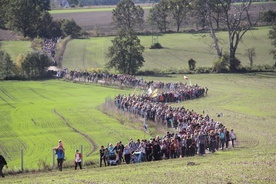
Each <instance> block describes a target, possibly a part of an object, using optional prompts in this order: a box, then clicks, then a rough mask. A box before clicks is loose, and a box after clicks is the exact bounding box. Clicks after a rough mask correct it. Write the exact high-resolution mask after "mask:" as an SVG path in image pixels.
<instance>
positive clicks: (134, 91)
mask: <svg viewBox="0 0 276 184" xmlns="http://www.w3.org/2000/svg"><path fill="white" fill-rule="evenodd" d="M136 88H137V86H136V87H135V88H134V90H133V95H135V94H136Z"/></svg>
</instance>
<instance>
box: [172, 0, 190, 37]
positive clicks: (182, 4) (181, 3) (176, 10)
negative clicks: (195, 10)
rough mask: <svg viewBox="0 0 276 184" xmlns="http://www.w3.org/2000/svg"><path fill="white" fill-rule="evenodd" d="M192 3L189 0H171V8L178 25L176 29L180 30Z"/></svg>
mask: <svg viewBox="0 0 276 184" xmlns="http://www.w3.org/2000/svg"><path fill="white" fill-rule="evenodd" d="M189 8H190V5H189V1H188V0H170V1H169V10H170V13H171V17H172V19H173V21H174V23H175V25H176V31H177V32H179V31H180V26H181V24H182V22H183V21H184V19H185V18H186V16H187V13H188V11H189Z"/></svg>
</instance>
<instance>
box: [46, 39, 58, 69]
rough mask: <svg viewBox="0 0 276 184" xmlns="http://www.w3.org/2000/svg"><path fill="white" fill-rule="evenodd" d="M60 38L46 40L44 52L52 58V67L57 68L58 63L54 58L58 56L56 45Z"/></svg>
mask: <svg viewBox="0 0 276 184" xmlns="http://www.w3.org/2000/svg"><path fill="white" fill-rule="evenodd" d="M59 40H60V38H51V39H46V38H45V39H44V42H43V46H42V51H43V52H45V53H47V54H48V55H49V56H50V57H51V58H52V63H51V66H56V65H57V62H56V61H55V59H54V57H55V54H56V51H55V50H56V45H57V43H58V42H59Z"/></svg>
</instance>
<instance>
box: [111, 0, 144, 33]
mask: <svg viewBox="0 0 276 184" xmlns="http://www.w3.org/2000/svg"><path fill="white" fill-rule="evenodd" d="M112 20H113V23H114V24H115V25H116V27H117V28H119V29H124V30H129V29H133V30H134V29H135V27H137V26H141V25H142V24H143V22H144V10H143V9H142V7H141V6H139V5H137V6H135V4H134V3H133V2H132V1H131V0H121V1H120V2H119V4H118V5H117V6H116V8H115V9H114V10H113V11H112Z"/></svg>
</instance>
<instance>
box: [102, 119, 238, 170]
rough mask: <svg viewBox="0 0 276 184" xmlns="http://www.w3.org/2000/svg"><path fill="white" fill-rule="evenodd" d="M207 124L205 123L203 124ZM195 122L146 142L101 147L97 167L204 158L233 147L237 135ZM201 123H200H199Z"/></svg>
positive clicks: (213, 124)
mask: <svg viewBox="0 0 276 184" xmlns="http://www.w3.org/2000/svg"><path fill="white" fill-rule="evenodd" d="M201 120H203V122H206V123H202V121H201ZM197 121H199V122H198V123H195V122H196V121H195V122H194V123H191V124H190V125H189V126H188V127H187V128H183V129H182V130H181V131H179V132H178V133H170V132H167V134H166V135H164V136H161V137H160V136H156V137H154V138H151V139H149V140H146V139H144V140H140V139H138V140H137V141H134V140H133V139H132V138H130V141H129V143H127V144H125V145H124V144H122V142H121V141H120V142H117V143H116V146H113V145H112V143H110V144H109V146H108V147H106V148H105V147H104V146H101V149H100V167H102V166H103V165H104V166H109V165H120V164H121V163H122V162H125V163H126V164H131V163H140V162H150V161H157V160H164V159H175V158H182V157H192V156H195V155H201V156H202V155H204V154H206V152H207V151H208V152H209V153H214V152H216V151H218V150H224V149H228V148H230V144H229V143H230V142H231V143H232V144H231V147H232V148H234V146H235V141H236V139H237V136H236V134H235V132H234V130H233V129H232V130H231V131H229V130H228V129H227V128H226V127H225V126H223V125H222V124H221V123H218V122H216V123H215V122H208V121H206V119H205V118H203V119H202V118H198V119H197ZM200 121H201V122H200Z"/></svg>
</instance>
